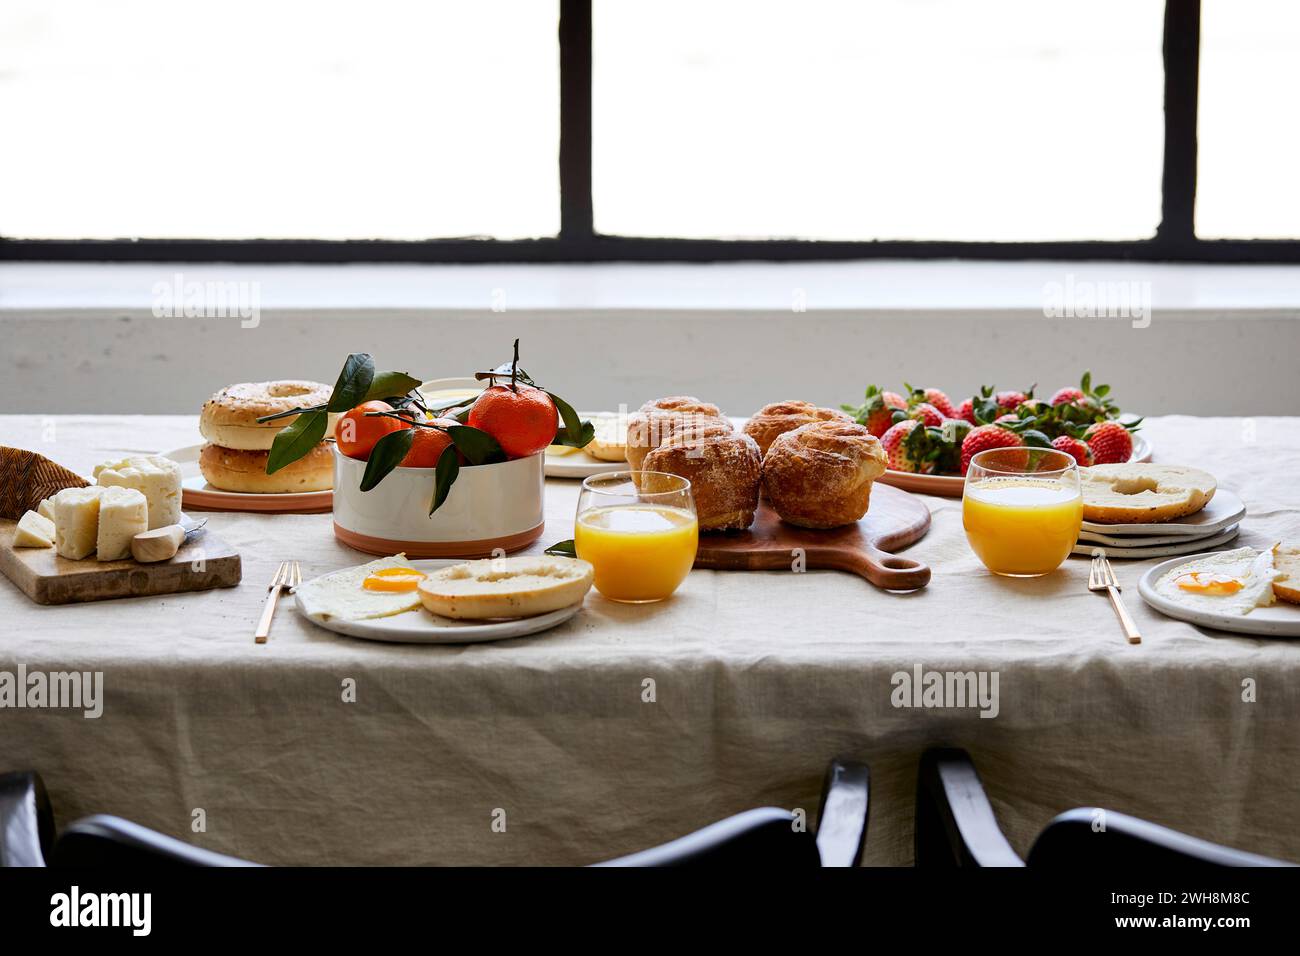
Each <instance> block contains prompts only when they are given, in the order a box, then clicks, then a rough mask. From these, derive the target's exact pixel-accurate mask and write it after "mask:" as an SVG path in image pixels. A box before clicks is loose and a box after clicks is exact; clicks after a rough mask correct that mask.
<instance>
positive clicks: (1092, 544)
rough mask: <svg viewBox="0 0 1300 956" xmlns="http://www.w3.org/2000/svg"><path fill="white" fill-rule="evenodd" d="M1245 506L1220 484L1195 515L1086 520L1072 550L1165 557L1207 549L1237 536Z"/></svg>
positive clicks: (1115, 556) (1078, 552) (1116, 554)
mask: <svg viewBox="0 0 1300 956" xmlns="http://www.w3.org/2000/svg"><path fill="white" fill-rule="evenodd" d="M1245 514H1246V506H1245V505H1244V504H1243V503H1242V501H1241V499H1240V498H1238V497H1237V496H1236V495H1234V494H1233V493H1232V492H1231V491H1224V490H1223V489H1222V488H1220V489H1219V490H1218V491H1217V492H1216V493H1215V495H1214V497H1213V498H1211V499H1210V503H1209V504H1208V505H1206V506H1205V507H1204V508H1202V509H1201V510H1200V511H1198V512H1197V513H1196V514H1194V515H1188V516H1187V517H1186V518H1180V519H1178V520H1177V521H1162V522H1160V523H1158V524H1098V523H1096V522H1094V521H1085V522H1084V523H1083V530H1082V531H1080V532H1079V540H1078V542H1077V543H1076V544H1075V546H1074V553H1075V554H1092V553H1093V552H1094V551H1096V550H1097V549H1098V548H1101V549H1102V550H1104V551H1105V552H1106V556H1107V557H1109V558H1136V559H1141V558H1166V557H1171V556H1173V555H1178V554H1193V553H1195V552H1198V551H1210V550H1212V549H1214V548H1217V547H1220V546H1222V545H1225V544H1227V543H1228V542H1229V541H1231V540H1232V539H1233V538H1235V537H1237V532H1238V530H1239V523H1240V521H1241V519H1242V517H1243V516H1244V515H1245Z"/></svg>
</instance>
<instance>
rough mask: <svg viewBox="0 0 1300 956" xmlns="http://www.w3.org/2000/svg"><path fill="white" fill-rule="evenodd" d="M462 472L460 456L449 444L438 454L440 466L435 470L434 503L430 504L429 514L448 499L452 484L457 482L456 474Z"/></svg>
mask: <svg viewBox="0 0 1300 956" xmlns="http://www.w3.org/2000/svg"><path fill="white" fill-rule="evenodd" d="M459 474H460V457H459V456H458V455H457V454H456V449H455V447H454V446H452V445H448V446H447V447H446V448H444V449H443V450H442V454H441V455H439V456H438V467H437V468H435V469H434V472H433V504H432V505H430V506H429V514H430V515H432V514H433V513H434V512H435V511H437V510H438V509H439V508H441V507H442V503H443V502H444V501H446V500H447V495H449V494H451V486H452V485H454V484H455V483H456V476H457V475H459Z"/></svg>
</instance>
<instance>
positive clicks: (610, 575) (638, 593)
mask: <svg viewBox="0 0 1300 956" xmlns="http://www.w3.org/2000/svg"><path fill="white" fill-rule="evenodd" d="M632 476H633V473H632V472H630V471H615V472H607V473H605V474H603V475H592V476H591V477H590V478H587V479H586V480H585V481H583V483H582V493H581V494H580V495H579V497H578V515H577V521H576V522H575V526H574V533H573V541H574V547H575V548H576V550H577V552H578V557H580V558H582V559H583V560H584V561H590V562H591V565H592V567H593V568H595V569H596V590H598V591H599V592H600V593H601V594H603V595H605V597H607V598H609V599H610V600H612V601H623V602H625V603H629V604H648V603H650V602H653V601H662V600H664V598H667V597H669V596H670V595H671V594H672V593H673V592H674V591H676V590H677V587H678V585H680V584H681V583H682V581H684V580H685V579H686V575H687V573H688V572H689V571H690V570H691V565H693V564H694V563H695V551H696V548H697V547H698V546H699V540H700V525H699V520H698V519H697V518H696V515H695V498H694V497H693V496H692V495H691V483H690V482H689V481H687V480H686V479H685V478H682V477H680V476H679V475H669V474H665V473H663V472H657V471H641V472H637V473H636V477H637V480H638V481H639V482H640V486H641V487H640V488H638V487H637V485H636V484H635V483H634V482H633V480H632Z"/></svg>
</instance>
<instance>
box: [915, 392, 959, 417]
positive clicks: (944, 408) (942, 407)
mask: <svg viewBox="0 0 1300 956" xmlns="http://www.w3.org/2000/svg"><path fill="white" fill-rule="evenodd" d="M922 402H928V403H930V404H931V405H933V406H934V407H935V408H937V409H938V410H939V414H940V415H942V416H943V417H944V418H956V417H957V413H956V412H955V411H953V409H952V399H950V398H949V397H948V396H947V395H946V394H945V393H944V392H943V391H942V390H940V389H937V388H917V389H913V390H912V403H913V404H914V405H920V404H921V403H922Z"/></svg>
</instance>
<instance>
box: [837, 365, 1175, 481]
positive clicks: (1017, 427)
mask: <svg viewBox="0 0 1300 956" xmlns="http://www.w3.org/2000/svg"><path fill="white" fill-rule="evenodd" d="M841 407H842V408H843V409H844V411H846V412H848V413H849V414H850V415H852V416H853V417H854V418H855V419H856V420H857V422H858V423H859V424H861V425H864V426H866V427H867V428H868V429H869V430H870V431H871V434H873V435H875V436H876V437H877V438H879V439H880V443H881V445H882V446H883V447H884V449H885V455H886V456H887V457H888V459H889V469H888V470H887V471H886V472H885V474H884V475H883V476H881V478H880V479H879V480H880V481H883V482H885V483H886V484H889V485H894V486H896V487H899V488H903V489H905V490H907V491H916V492H921V493H922V494H930V495H943V496H946V497H949V498H960V497H961V494H962V487H963V484H964V482H965V474H966V469H967V468H968V467H969V466H970V460H971V458H973V457H974V456H975V455H976V454H978V453H979V452H981V451H985V450H987V449H989V448H1009V447H1019V446H1027V447H1032V448H1055V449H1057V450H1058V451H1063V452H1065V453H1066V454H1068V455H1071V456H1073V458H1074V459H1075V461H1077V462H1078V463H1079V465H1080V467H1087V466H1089V465H1102V464H1109V463H1112V462H1125V461H1150V460H1151V444H1150V442H1148V441H1147V440H1146V439H1145V438H1144V437H1143V436H1142V435H1140V434H1137V432H1138V428H1139V426H1140V425H1141V423H1142V419H1140V418H1137V419H1132V420H1122V419H1121V416H1120V410H1119V406H1117V405H1116V404H1115V401H1114V399H1113V398H1112V397H1111V394H1110V386H1109V385H1093V383H1092V373H1090V372H1085V373H1084V374H1083V378H1082V380H1081V381H1080V382H1079V385H1078V386H1067V387H1064V388H1059V389H1057V390H1056V391H1055V392H1053V393H1052V394H1051V397H1050V398H1046V399H1041V398H1036V397H1035V396H1034V387H1030V388H1028V389H1024V390H1019V389H1010V390H1003V391H999V390H998V389H997V388H996V387H995V386H992V385H986V386H984V387H983V388H981V389H980V390H979V393H978V394H976V395H972V396H971V397H970V398H967V399H965V400H963V401H961V402H959V403H954V402H953V401H952V399H950V398H949V397H948V395H947V394H946V393H945V392H944V391H943V390H942V389H938V388H913V387H912V386H911V385H904V386H903V390H902V391H897V392H896V391H889V390H886V389H882V388H880V387H878V386H876V385H869V386H868V387H867V390H866V395H865V396H864V401H863V402H862V403H860V404H858V405H843V406H841Z"/></svg>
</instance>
